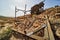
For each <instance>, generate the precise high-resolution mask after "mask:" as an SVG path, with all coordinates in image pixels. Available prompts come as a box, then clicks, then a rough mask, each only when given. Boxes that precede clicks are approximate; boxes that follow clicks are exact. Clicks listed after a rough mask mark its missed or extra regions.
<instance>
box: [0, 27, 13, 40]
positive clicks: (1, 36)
mask: <svg viewBox="0 0 60 40" xmlns="http://www.w3.org/2000/svg"><path fill="white" fill-rule="evenodd" d="M11 32H12V30H11V28H10V27H2V28H1V29H0V40H8V37H9V36H10V34H11Z"/></svg>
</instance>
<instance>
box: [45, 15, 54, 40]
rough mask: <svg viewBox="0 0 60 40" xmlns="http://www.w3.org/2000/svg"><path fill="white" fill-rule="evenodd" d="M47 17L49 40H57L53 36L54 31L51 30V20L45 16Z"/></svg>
mask: <svg viewBox="0 0 60 40" xmlns="http://www.w3.org/2000/svg"><path fill="white" fill-rule="evenodd" d="M45 17H46V19H47V20H46V23H47V30H48V37H49V38H48V39H49V40H55V38H54V35H53V32H52V29H51V26H50V23H49V19H48V16H47V15H45Z"/></svg>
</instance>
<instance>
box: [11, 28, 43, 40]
mask: <svg viewBox="0 0 60 40" xmlns="http://www.w3.org/2000/svg"><path fill="white" fill-rule="evenodd" d="M12 30H14V31H17V32H19V33H20V34H23V35H25V34H24V33H23V32H21V31H18V30H16V29H12ZM25 36H28V35H25ZM28 37H30V38H33V39H36V40H44V38H43V37H39V36H36V35H30V36H28Z"/></svg>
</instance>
